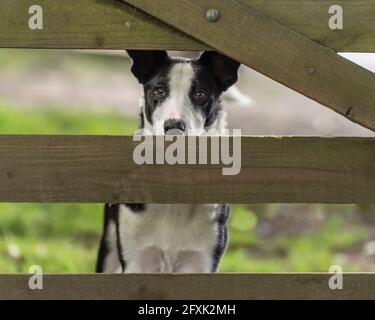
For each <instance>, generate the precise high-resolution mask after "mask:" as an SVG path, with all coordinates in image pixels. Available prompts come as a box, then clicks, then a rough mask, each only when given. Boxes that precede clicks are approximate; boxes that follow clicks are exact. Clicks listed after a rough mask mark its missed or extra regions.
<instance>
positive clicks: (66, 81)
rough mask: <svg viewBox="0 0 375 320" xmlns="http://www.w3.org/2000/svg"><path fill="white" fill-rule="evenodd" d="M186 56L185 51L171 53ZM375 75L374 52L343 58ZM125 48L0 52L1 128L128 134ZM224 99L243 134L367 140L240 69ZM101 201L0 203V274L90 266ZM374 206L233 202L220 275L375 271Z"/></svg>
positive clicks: (131, 110) (132, 103) (132, 120)
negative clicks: (337, 269) (33, 268)
mask: <svg viewBox="0 0 375 320" xmlns="http://www.w3.org/2000/svg"><path fill="white" fill-rule="evenodd" d="M172 54H177V55H178V54H184V55H190V56H194V55H195V54H194V53H190V54H189V53H172ZM344 57H345V58H348V59H351V60H352V61H354V62H356V63H358V64H360V65H362V66H364V67H366V68H368V69H370V70H372V71H373V72H375V54H345V55H344ZM129 68H130V60H129V59H128V58H127V56H126V54H125V53H124V52H120V51H111V52H96V51H59V50H21V49H17V50H13V49H1V50H0V133H1V134H20V133H22V134H129V135H131V134H132V133H133V132H134V130H135V129H136V128H137V127H138V113H139V108H138V99H139V97H140V96H141V94H142V88H141V87H140V85H138V83H137V81H136V80H135V79H134V78H133V76H132V75H131V73H130V72H129ZM237 88H238V89H239V91H236V90H234V91H232V92H230V93H229V94H227V95H226V97H225V98H224V103H225V108H226V110H227V111H228V113H229V118H228V120H229V127H230V128H240V129H242V132H243V133H246V134H251V135H310V136H311V135H319V136H374V135H375V134H374V132H371V131H369V130H367V129H364V128H361V127H360V126H358V125H356V124H353V123H351V122H350V121H348V120H346V119H344V118H343V117H341V116H339V115H337V114H336V113H335V112H333V111H331V110H329V109H327V108H325V107H322V106H320V105H319V104H317V103H316V102H314V101H312V100H310V99H308V98H305V97H304V96H302V95H300V94H298V93H296V92H294V91H292V90H290V89H288V88H286V87H284V86H282V85H280V84H278V83H276V82H274V81H272V80H270V79H268V78H266V77H264V76H262V75H260V74H259V73H257V72H255V71H253V70H251V69H249V68H245V67H242V69H241V74H240V81H239V83H238V86H237ZM102 213H103V205H101V204H13V203H1V204H0V273H18V272H28V269H29V267H30V266H31V265H34V264H37V265H40V266H42V268H43V271H44V272H57V273H59V272H70V273H80V272H94V270H95V261H96V253H97V249H98V244H99V239H100V234H101V230H102V222H103V216H102ZM374 213H375V206H370V205H366V206H364V205H363V206H358V205H319V204H313V205H310V204H309V205H305V204H300V205H288V204H272V205H235V206H233V215H232V219H231V221H230V245H229V249H228V253H227V254H226V256H225V258H224V260H223V263H222V266H221V271H222V272H284V271H290V272H292V271H296V272H302V271H304V272H309V271H328V269H329V267H330V266H331V265H334V264H339V265H341V266H342V267H343V268H344V271H363V272H365V271H368V272H369V271H375V214H374Z"/></svg>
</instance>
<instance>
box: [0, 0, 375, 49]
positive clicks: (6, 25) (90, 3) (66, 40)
mask: <svg viewBox="0 0 375 320" xmlns="http://www.w3.org/2000/svg"><path fill="white" fill-rule="evenodd" d="M149 2H152V1H149ZM175 2H176V1H172V3H173V5H174V4H175ZM200 2H202V1H200ZM241 2H242V3H244V4H246V5H248V6H250V7H252V8H254V9H255V10H257V11H258V12H260V13H262V14H264V15H266V16H268V17H269V18H270V19H272V20H274V21H277V22H279V23H281V24H283V25H285V26H287V27H288V28H290V29H292V30H294V31H296V32H298V33H300V34H302V35H304V36H306V37H307V38H309V39H311V40H314V41H316V42H318V43H319V44H321V45H324V46H327V47H329V48H332V49H333V50H335V51H353V52H354V51H360V52H374V51H375V22H374V17H375V6H374V3H373V1H372V0H356V1H353V0H336V1H334V3H332V1H328V0H321V1H310V0H267V1H264V0H241ZM34 4H39V5H41V6H42V7H43V9H44V15H45V19H44V21H45V28H44V30H42V31H31V30H29V29H28V27H27V21H28V17H29V15H28V8H29V7H30V6H31V5H34ZM332 4H339V5H341V6H342V7H343V9H344V19H345V20H344V29H343V30H335V31H333V30H330V29H329V28H328V18H329V15H328V8H329V6H330V5H332ZM173 5H172V6H171V7H173ZM0 17H1V19H0V47H28V48H30V47H32V48H78V49H168V50H204V49H207V46H206V45H204V44H202V43H200V42H198V41H196V40H193V39H192V38H190V37H186V36H184V35H183V34H182V33H180V32H177V31H175V30H174V29H172V28H169V27H167V26H165V25H164V24H161V23H159V22H157V21H156V20H155V19H152V18H151V17H149V16H148V15H145V14H142V13H141V12H139V11H134V10H133V8H129V7H128V6H126V5H121V3H119V2H118V0H80V1H76V0H64V1H54V0H38V1H37V3H36V2H35V1H32V0H2V1H0Z"/></svg>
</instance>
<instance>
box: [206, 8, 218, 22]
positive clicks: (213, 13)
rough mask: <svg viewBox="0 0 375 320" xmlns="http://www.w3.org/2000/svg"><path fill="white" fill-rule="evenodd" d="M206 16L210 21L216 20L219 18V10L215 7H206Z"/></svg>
mask: <svg viewBox="0 0 375 320" xmlns="http://www.w3.org/2000/svg"><path fill="white" fill-rule="evenodd" d="M206 18H207V19H208V21H210V22H216V21H217V20H219V18H220V11H219V10H217V9H216V8H211V9H208V10H207V12H206Z"/></svg>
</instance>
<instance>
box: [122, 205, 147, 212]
mask: <svg viewBox="0 0 375 320" xmlns="http://www.w3.org/2000/svg"><path fill="white" fill-rule="evenodd" d="M125 205H126V206H127V207H128V208H129V209H130V210H131V211H133V212H134V213H135V212H142V211H145V210H146V204H145V203H126V204H125Z"/></svg>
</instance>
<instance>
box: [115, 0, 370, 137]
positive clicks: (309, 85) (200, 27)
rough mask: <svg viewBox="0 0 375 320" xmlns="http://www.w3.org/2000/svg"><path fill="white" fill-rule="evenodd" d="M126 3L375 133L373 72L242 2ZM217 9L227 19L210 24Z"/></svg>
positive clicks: (164, 0)
mask: <svg viewBox="0 0 375 320" xmlns="http://www.w3.org/2000/svg"><path fill="white" fill-rule="evenodd" d="M122 1H124V2H127V3H129V4H132V5H134V6H136V7H137V8H139V9H142V10H144V11H145V12H147V13H149V14H151V15H153V16H155V17H157V18H158V19H160V20H161V21H163V22H165V23H166V24H169V25H171V26H173V27H175V28H176V29H178V30H180V31H183V32H185V33H187V34H189V35H192V36H193V37H195V38H196V39H199V40H201V41H202V42H204V43H206V44H207V45H209V46H210V47H212V48H214V49H216V50H217V51H220V52H223V53H225V54H226V55H228V56H230V57H232V58H234V59H236V60H237V61H240V62H242V63H244V64H246V65H248V66H249V67H251V68H253V69H255V70H257V71H259V72H261V73H263V74H265V75H266V76H268V77H270V78H272V79H274V80H276V81H278V82H280V83H281V84H283V85H285V86H287V87H289V88H291V89H293V90H295V91H297V92H299V93H302V94H303V95H305V96H307V97H309V98H311V99H313V100H315V101H317V102H319V103H321V104H323V105H325V106H327V107H329V108H331V109H333V110H334V111H336V112H337V113H339V114H341V115H343V116H345V117H346V118H348V119H349V120H351V121H353V122H356V123H358V124H360V125H362V126H364V127H367V128H369V129H372V130H374V131H375V75H374V74H373V73H372V72H370V71H368V70H366V69H364V68H362V67H360V66H358V65H356V64H354V63H352V62H350V61H349V60H346V59H344V58H342V57H340V56H339V55H337V54H336V53H334V52H333V51H332V50H330V49H328V48H325V47H322V46H320V45H319V44H317V43H315V42H313V41H311V40H309V39H308V38H305V37H303V36H301V35H300V34H298V33H296V32H294V31H293V30H291V29H289V28H286V27H284V26H282V25H281V24H278V23H276V22H274V21H272V20H271V19H270V18H269V17H265V16H263V15H262V14H260V13H258V12H257V11H255V10H253V9H252V8H250V7H249V6H247V5H244V4H242V3H240V2H238V1H237V0H204V1H189V0H180V1H177V2H176V3H175V4H174V5H173V6H170V2H169V1H168V0H154V1H147V0H122ZM314 3H315V2H314ZM214 7H215V8H217V9H218V10H219V11H220V12H221V18H220V19H219V21H217V22H216V23H210V22H208V20H207V19H206V17H205V13H206V11H207V8H214ZM181 12H183V15H181ZM182 17H183V18H182ZM223 30H225V32H223Z"/></svg>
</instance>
